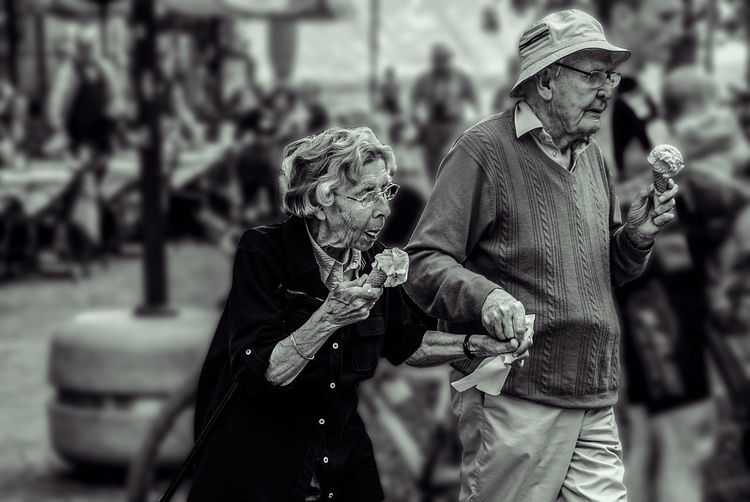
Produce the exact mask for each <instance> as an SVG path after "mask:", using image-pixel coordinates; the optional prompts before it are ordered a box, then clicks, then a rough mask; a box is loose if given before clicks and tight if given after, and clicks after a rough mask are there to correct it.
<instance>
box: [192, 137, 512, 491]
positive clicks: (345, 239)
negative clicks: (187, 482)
mask: <svg viewBox="0 0 750 502" xmlns="http://www.w3.org/2000/svg"><path fill="white" fill-rule="evenodd" d="M395 168H396V166H395V162H394V158H393V153H392V151H391V149H390V147H388V146H386V145H383V144H381V143H380V142H379V141H378V140H377V138H376V137H375V136H374V134H373V133H372V131H370V130H369V129H367V128H358V129H351V130H348V129H339V128H334V129H328V130H326V131H324V132H322V133H320V134H318V135H315V136H310V137H307V138H304V139H301V140H299V141H296V142H294V143H292V144H290V145H288V146H287V147H286V149H285V151H284V161H283V175H282V186H283V191H284V193H283V205H284V209H285V212H286V213H287V214H288V219H287V220H286V221H284V222H283V223H279V224H275V225H270V226H266V227H260V228H255V229H252V230H249V231H248V232H246V233H245V234H244V235H243V236H242V238H241V239H240V242H239V247H238V250H237V255H236V258H235V262H234V273H233V279H232V280H233V284H232V288H231V291H230V293H229V298H228V300H227V305H226V308H225V310H224V313H223V315H222V318H221V321H220V323H219V327H218V329H217V331H216V334H215V336H214V340H213V343H212V345H211V348H210V350H209V354H208V356H207V359H206V362H205V365H204V367H203V372H202V374H201V379H200V383H199V388H198V403H197V409H196V432H199V431H200V430H201V429H202V428H203V427H204V424H205V422H206V417H207V416H209V415H210V414H211V412H212V411H213V410H214V409H216V407H217V406H218V403H219V401H220V400H221V398H222V396H223V395H224V394H225V393H226V389H227V388H229V386H230V385H231V384H232V382H237V383H238V384H239V387H238V388H239V396H238V397H237V398H235V399H233V400H232V401H230V403H229V404H228V405H227V408H226V409H225V410H224V412H223V414H222V415H221V416H220V417H219V419H218V421H217V423H216V427H215V430H213V431H212V435H211V436H210V439H209V441H208V443H207V446H206V449H205V452H204V453H203V455H202V457H201V458H200V460H199V461H198V463H197V471H196V474H195V477H194V482H193V486H192V490H191V493H190V496H189V499H188V500H189V501H196V502H197V501H206V502H216V501H222V500H226V501H232V502H238V501H253V502H260V501H299V502H302V501H306V500H341V501H346V502H353V501H378V500H383V491H382V488H381V486H380V482H379V479H378V471H377V467H376V465H375V461H374V458H373V451H372V446H371V443H370V440H369V438H368V436H367V433H366V432H365V428H364V424H363V423H362V420H361V419H360V417H359V415H358V414H357V386H358V384H359V383H360V382H362V381H363V380H366V379H368V378H370V377H371V376H372V375H373V373H374V371H375V367H376V365H377V362H378V358H379V357H381V356H382V357H386V358H387V359H388V360H389V361H391V362H392V363H394V364H400V363H403V362H407V363H408V364H412V365H417V366H419V365H421V366H427V365H436V364H441V363H446V362H450V361H455V360H458V359H464V358H465V357H467V356H470V357H489V356H494V355H497V354H501V353H506V352H512V351H513V350H515V349H516V348H517V342H516V341H515V340H513V341H510V342H500V341H498V340H496V339H494V338H491V337H489V336H479V335H473V336H470V337H467V336H464V335H460V336H459V335H451V334H447V333H441V332H434V331H425V328H424V327H423V326H421V325H420V324H415V323H414V322H413V321H412V320H411V319H413V318H414V316H410V315H408V313H407V306H406V305H405V303H404V293H403V291H402V290H401V287H399V286H398V285H397V284H398V282H399V281H400V282H403V279H404V277H403V274H401V275H400V276H399V274H395V275H390V276H389V277H388V279H387V281H386V283H385V286H386V288H378V287H374V286H371V285H370V284H369V283H368V282H367V279H368V273H369V272H370V271H371V270H372V266H373V261H374V259H375V255H376V254H378V253H379V252H381V251H382V246H380V245H379V244H378V243H377V238H378V233H379V232H380V231H381V229H382V228H383V225H384V224H385V222H386V219H387V218H388V216H389V214H390V209H389V207H388V201H389V200H390V199H392V198H393V197H394V196H395V195H396V192H397V190H398V186H397V185H394V184H393V183H392V182H391V176H392V174H393V172H394V170H395ZM391 286H393V287H391Z"/></svg>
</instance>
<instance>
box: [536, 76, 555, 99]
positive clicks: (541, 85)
mask: <svg viewBox="0 0 750 502" xmlns="http://www.w3.org/2000/svg"><path fill="white" fill-rule="evenodd" d="M534 82H535V83H536V92H537V93H538V94H539V97H540V98H542V99H543V100H545V101H550V100H552V71H551V70H550V69H549V68H545V69H543V70H542V71H540V72H539V73H537V74H536V76H535V77H534Z"/></svg>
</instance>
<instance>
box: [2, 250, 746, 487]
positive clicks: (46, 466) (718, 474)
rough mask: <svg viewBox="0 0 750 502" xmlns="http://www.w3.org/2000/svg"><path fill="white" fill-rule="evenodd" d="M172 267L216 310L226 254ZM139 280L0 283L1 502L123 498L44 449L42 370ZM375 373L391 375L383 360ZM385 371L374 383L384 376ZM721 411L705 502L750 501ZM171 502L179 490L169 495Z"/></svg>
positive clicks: (176, 297) (412, 400)
mask: <svg viewBox="0 0 750 502" xmlns="http://www.w3.org/2000/svg"><path fill="white" fill-rule="evenodd" d="M169 263H170V266H169V278H170V286H171V287H170V291H171V297H172V304H173V305H175V306H181V305H182V306H184V305H190V306H197V307H203V308H209V309H212V308H215V306H216V303H217V301H218V300H219V298H220V297H221V296H222V295H223V294H224V293H225V292H226V290H227V285H228V279H229V259H228V257H226V256H225V255H223V254H222V253H221V252H219V251H217V250H216V249H214V248H211V247H207V246H202V245H197V244H175V245H172V246H170V249H169ZM140 278H141V266H140V261H138V260H137V259H114V260H112V262H111V263H110V264H109V266H108V267H107V268H100V267H96V268H95V269H94V271H93V274H92V276H91V277H89V278H84V279H81V280H79V281H71V280H66V279H54V280H50V279H39V278H37V279H26V280H23V281H16V282H13V283H4V284H0V381H1V382H3V383H2V386H0V407H2V410H3V412H2V413H0V499H2V500H3V501H13V502H26V501H28V502H47V501H50V502H51V501H81V502H100V501H102V502H103V501H111V500H122V499H123V496H124V489H123V488H122V486H123V480H122V478H121V477H119V478H118V477H116V476H114V477H102V476H98V477H96V478H90V477H89V478H82V477H81V476H80V475H78V474H76V473H74V472H72V471H71V470H70V468H69V467H67V466H66V465H65V464H64V463H63V462H62V461H60V460H59V459H58V458H57V457H56V456H55V454H54V453H53V452H52V451H51V448H50V446H49V440H48V433H47V422H46V412H45V404H46V402H47V400H48V399H49V396H50V393H51V391H50V388H49V385H48V384H47V382H46V367H47V356H48V344H49V340H50V338H51V336H52V334H53V332H54V329H55V327H56V326H57V325H59V323H60V322H62V321H65V320H67V319H69V318H71V317H72V316H73V315H75V314H76V313H77V312H80V311H83V310H88V309H97V308H107V307H122V308H132V307H133V306H135V305H137V303H138V302H139V300H140V297H141V280H140ZM217 314H218V311H217ZM381 369H382V370H383V372H386V373H387V372H388V371H390V369H389V368H387V366H384V367H383V368H381ZM383 372H381V376H380V379H379V380H378V382H379V383H377V385H380V384H382V382H383V381H384V377H383V376H382V373H383ZM385 379H387V378H385ZM368 385H373V384H368ZM368 385H366V386H363V393H368V392H370V391H369V390H368ZM389 392H390V394H389V395H390V396H391V398H392V400H395V401H397V404H395V405H394V406H393V410H394V411H395V412H396V414H397V415H400V416H401V417H403V419H404V420H403V422H404V423H405V425H406V430H407V431H408V432H410V433H411V434H412V435H413V436H414V439H415V442H416V444H418V445H419V446H420V447H421V448H422V449H423V450H424V449H426V448H427V447H428V446H431V445H433V444H434V443H435V441H436V439H435V438H434V436H430V435H429V434H426V432H425V431H424V429H425V427H424V425H425V423H426V422H425V412H424V409H423V407H424V404H423V403H422V401H423V397H424V396H423V394H425V392H423V391H422V390H417V391H416V392H414V391H412V395H411V397H408V398H404V397H403V395H408V391H407V392H406V394H404V392H403V389H402V390H399V389H398V385H396V386H395V387H393V388H391V390H390V391H389ZM394 396H395V397H394ZM398 396H401V397H398ZM365 415H367V414H365ZM728 415H729V408H728V407H724V412H723V419H722V439H721V442H720V444H721V447H720V451H719V452H718V453H717V455H716V457H715V459H714V460H713V461H712V462H711V465H710V466H709V467H708V472H709V476H710V481H711V485H710V486H711V489H710V492H711V496H710V497H709V498H708V500H710V502H724V501H727V502H728V501H741V500H750V479H749V478H750V475H749V472H748V470H747V469H746V468H745V467H744V465H743V464H742V461H741V460H740V457H739V444H740V441H739V430H738V428H737V427H736V425H735V424H734V423H733V422H732V421H731V420H729V419H728ZM368 427H369V430H370V434H371V436H372V440H373V445H374V446H375V450H376V456H377V458H378V462H379V467H380V471H381V477H382V478H383V484H384V486H385V489H386V492H387V493H388V494H389V495H390V497H389V500H392V501H399V502H401V501H411V500H419V498H418V495H419V492H418V490H417V488H416V486H415V485H414V480H413V477H411V476H410V475H408V474H407V471H408V470H407V469H404V468H403V466H404V464H403V463H402V462H400V461H399V460H397V458H398V455H399V452H398V451H397V450H399V448H398V447H397V446H398V445H397V444H396V442H397V441H398V439H394V436H393V435H389V434H387V433H386V432H384V430H383V427H380V426H379V425H378V423H377V419H375V420H372V421H371V423H370V424H369V425H368ZM402 445H403V443H402ZM448 456H450V452H448ZM163 485H164V483H163V482H162V484H161V485H160V486H157V489H156V490H155V491H154V492H153V494H152V495H153V496H152V497H151V499H152V500H156V498H158V497H157V492H158V490H159V489H161V488H163V487H164V486H163ZM449 493H451V494H453V493H454V492H453V491H451V492H449ZM454 497H455V495H452V496H450V497H448V498H447V500H451V499H454ZM178 500H181V497H180V496H178V497H176V498H175V501H178Z"/></svg>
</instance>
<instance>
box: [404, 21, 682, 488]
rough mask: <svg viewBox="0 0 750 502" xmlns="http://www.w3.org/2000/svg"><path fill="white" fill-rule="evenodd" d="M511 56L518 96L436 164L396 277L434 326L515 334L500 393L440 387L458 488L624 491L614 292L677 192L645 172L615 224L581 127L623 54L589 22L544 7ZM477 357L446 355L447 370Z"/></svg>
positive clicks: (603, 173) (613, 81) (598, 163)
mask: <svg viewBox="0 0 750 502" xmlns="http://www.w3.org/2000/svg"><path fill="white" fill-rule="evenodd" d="M519 56H520V61H521V73H520V75H519V77H518V79H517V81H516V84H515V85H514V86H513V88H512V90H511V96H513V97H516V98H522V99H520V100H519V101H518V103H517V104H516V105H515V106H514V107H513V108H512V109H510V110H506V111H505V112H503V113H501V114H496V115H493V116H491V117H490V118H488V119H486V120H484V121H483V122H480V123H479V124H477V125H475V126H474V127H472V128H470V129H469V130H468V131H466V132H465V133H464V134H462V135H461V137H460V138H459V139H458V140H457V141H456V142H455V144H454V146H453V148H452V149H451V151H450V152H449V153H448V155H447V157H446V158H445V159H444V161H443V164H442V166H441V169H440V172H439V174H438V178H437V182H436V184H435V189H434V191H433V193H432V197H431V198H430V200H429V202H428V203H427V207H426V208H425V210H424V213H423V214H422V218H421V220H420V221H419V224H418V225H417V228H416V230H415V231H414V235H413V236H412V238H411V240H410V241H409V244H408V245H407V247H406V250H407V252H408V253H409V255H410V258H411V267H412V272H411V274H410V276H409V279H408V281H407V284H406V289H407V291H408V293H409V294H410V295H411V297H412V299H413V300H414V301H415V302H416V303H417V304H418V305H419V306H420V307H421V308H423V309H424V310H425V311H426V312H427V314H429V315H433V316H435V317H437V318H438V319H439V327H440V329H445V330H447V331H450V332H457V333H462V332H463V333H475V332H479V333H489V334H490V335H492V336H495V337H497V338H499V339H501V340H506V339H511V338H517V339H519V340H520V346H519V348H518V349H517V351H516V352H515V353H514V355H515V356H517V357H519V358H521V360H520V361H516V363H514V367H512V368H511V369H510V372H509V374H508V376H507V380H506V381H505V384H504V387H503V389H502V393H501V394H500V395H498V396H493V395H491V394H488V393H484V392H481V391H479V390H477V389H476V388H470V389H468V390H466V391H465V392H455V391H453V408H454V412H455V413H456V415H457V416H458V421H459V433H460V437H461V442H462V444H463V458H462V464H461V493H460V500H462V501H468V500H472V501H497V502H501V501H510V500H513V501H529V502H544V501H553V500H602V501H604V500H606V501H623V500H626V498H627V496H626V489H625V485H624V479H623V478H624V467H623V463H622V450H621V446H620V439H619V437H618V433H617V426H616V423H615V417H614V411H613V406H614V404H615V403H616V401H617V388H618V385H619V381H620V374H619V344H620V328H619V322H618V318H617V312H616V308H615V302H614V297H613V294H612V290H613V287H617V286H619V285H621V284H623V283H625V282H627V281H629V280H632V279H634V278H636V277H637V276H638V275H639V274H640V273H641V272H642V270H643V268H644V267H645V265H646V263H647V261H648V258H649V256H650V253H651V249H652V247H653V245H654V241H655V239H656V236H657V235H658V234H659V233H660V232H661V230H662V228H663V227H664V226H665V225H666V224H667V223H669V221H670V220H671V219H672V218H673V217H674V209H673V208H674V204H675V201H674V197H675V195H676V194H677V190H678V189H677V186H676V185H675V184H674V183H673V182H671V183H670V186H669V189H668V190H667V191H666V192H665V193H664V194H662V195H660V196H659V197H658V198H657V197H655V196H654V190H653V186H652V185H650V184H649V182H648V181H647V182H645V183H644V184H643V188H642V189H641V191H640V192H639V193H638V194H637V196H636V197H635V200H634V202H633V204H632V208H631V210H630V211H629V212H628V214H627V218H626V219H625V221H624V223H623V220H622V218H621V213H620V208H619V204H618V201H617V198H616V196H615V194H614V190H613V187H612V182H611V179H610V174H609V171H608V170H607V167H606V165H605V162H604V159H603V157H602V154H601V151H600V150H599V147H598V145H597V143H596V142H595V141H593V140H592V136H593V135H594V134H595V133H597V131H598V130H599V128H600V127H601V117H602V112H603V111H604V110H605V109H606V108H607V104H608V102H609V100H610V99H611V97H612V93H613V92H614V89H615V88H616V87H617V84H618V83H619V81H620V74H619V73H617V72H616V71H614V70H615V69H616V68H617V67H618V66H619V64H620V63H622V62H623V61H625V60H626V59H627V58H628V56H629V52H628V51H627V50H625V49H622V48H619V47H616V46H614V45H612V44H610V43H609V42H607V40H606V38H605V36H604V33H603V30H602V27H601V25H600V24H599V22H598V21H596V19H594V18H593V17H591V16H589V15H588V14H585V13H583V12H581V11H578V10H566V11H561V12H555V13H552V14H550V15H548V16H546V17H545V18H543V19H542V20H540V21H538V22H536V23H534V24H533V25H532V26H531V27H530V28H529V29H527V30H526V31H525V32H524V34H523V36H522V37H521V40H520V41H519ZM529 313H532V314H535V315H536V319H535V321H534V325H533V339H534V342H533V343H534V347H532V348H531V350H529V348H530V346H531V341H532V340H531V337H530V336H529V333H528V332H527V322H526V317H525V316H526V314H529ZM524 357H525V358H526V359H523V358H524ZM521 363H523V364H521ZM475 368H476V362H473V361H471V360H464V361H462V362H460V363H454V364H453V370H452V374H451V380H458V379H459V378H461V377H462V376H463V375H465V374H468V373H470V372H472V371H473V370H474V369H475Z"/></svg>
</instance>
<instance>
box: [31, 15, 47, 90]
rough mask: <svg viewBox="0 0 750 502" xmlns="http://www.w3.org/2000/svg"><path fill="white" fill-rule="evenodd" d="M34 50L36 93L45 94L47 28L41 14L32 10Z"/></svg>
mask: <svg viewBox="0 0 750 502" xmlns="http://www.w3.org/2000/svg"><path fill="white" fill-rule="evenodd" d="M33 15H34V50H35V51H36V57H35V59H36V73H37V76H38V81H37V95H38V96H41V97H43V96H47V92H48V91H49V74H48V72H47V32H46V30H47V28H46V24H47V23H46V22H45V20H44V17H42V14H41V13H39V12H34V14H33Z"/></svg>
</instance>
